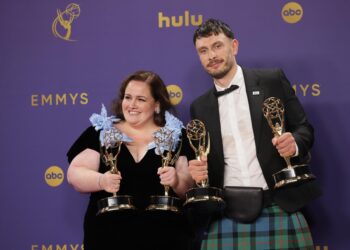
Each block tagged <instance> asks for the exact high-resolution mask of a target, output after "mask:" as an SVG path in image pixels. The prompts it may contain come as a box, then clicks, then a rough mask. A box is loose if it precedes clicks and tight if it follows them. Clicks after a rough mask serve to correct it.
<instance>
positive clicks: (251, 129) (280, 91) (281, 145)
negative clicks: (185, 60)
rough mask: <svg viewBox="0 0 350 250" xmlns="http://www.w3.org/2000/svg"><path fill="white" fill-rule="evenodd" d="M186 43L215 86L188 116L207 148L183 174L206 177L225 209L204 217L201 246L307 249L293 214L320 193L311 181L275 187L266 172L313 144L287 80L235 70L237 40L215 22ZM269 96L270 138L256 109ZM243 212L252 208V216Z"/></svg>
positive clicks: (306, 235) (301, 158)
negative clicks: (280, 113) (277, 124)
mask: <svg viewBox="0 0 350 250" xmlns="http://www.w3.org/2000/svg"><path fill="white" fill-rule="evenodd" d="M193 42H194V44H195V47H196V50H197V53H198V55H199V59H200V61H201V64H202V66H203V67H204V69H205V70H206V71H207V72H208V74H209V75H210V76H212V78H213V81H214V87H213V88H212V89H210V90H209V91H207V92H206V93H205V94H203V95H202V96H200V97H198V98H197V99H196V100H195V101H194V102H193V103H192V104H191V117H192V118H193V119H199V120H201V121H203V122H204V124H205V125H206V128H207V130H208V132H209V134H210V140H211V146H210V148H211V151H210V153H209V155H208V157H207V158H206V157H203V158H202V160H201V161H199V160H192V161H190V166H189V170H190V172H191V175H192V178H193V179H194V180H195V181H196V182H197V183H200V182H201V181H202V180H204V179H207V178H208V179H209V182H210V186H213V187H219V188H223V189H225V196H226V203H227V205H228V206H227V209H226V210H225V212H224V213H223V214H222V215H219V216H217V217H215V218H214V217H213V218H211V221H210V223H209V225H208V227H207V228H205V233H204V234H203V235H202V238H203V240H202V243H201V249H313V242H312V238H311V234H310V231H309V228H308V225H307V223H306V221H305V218H304V216H303V215H302V214H301V213H300V212H299V211H298V210H299V209H300V208H302V207H303V206H304V205H305V204H306V203H307V202H309V201H310V200H312V199H314V198H316V197H318V196H319V195H320V194H321V192H320V189H319V187H318V186H317V184H316V182H315V181H313V180H310V181H305V182H302V183H297V184H296V185H287V186H285V187H283V188H278V189H275V188H274V186H275V182H274V179H273V174H275V173H276V172H278V171H280V170H282V169H284V168H285V167H286V163H285V160H284V158H285V157H287V158H289V157H291V160H292V162H294V163H302V162H305V160H307V159H308V157H309V150H310V148H311V146H312V144H313V140H314V137H313V128H312V126H311V125H310V124H309V122H308V120H307V118H306V115H305V112H304V110H303V107H302V106H301V104H300V102H299V100H298V99H297V97H296V96H295V93H294V91H293V89H292V87H291V86H290V83H289V81H288V79H287V78H286V76H285V75H284V73H283V71H282V70H279V69H275V70H256V69H245V68H241V67H240V66H239V65H238V64H237V62H236V55H237V53H238V45H239V43H238V40H237V39H235V38H234V34H233V32H232V31H231V29H230V27H229V26H228V25H227V24H225V23H224V22H222V21H220V20H215V19H209V20H207V21H206V22H204V23H203V24H202V25H201V26H199V27H198V29H197V30H196V31H195V33H194V37H193ZM231 86H233V87H231ZM224 90H226V91H224ZM222 91H224V92H222ZM269 97H276V98H278V99H280V100H281V101H282V103H283V104H284V109H285V124H284V125H285V131H286V132H285V133H283V134H282V135H281V136H275V137H274V138H272V137H273V134H272V130H271V128H270V126H269V124H268V122H267V120H266V119H265V118H264V116H263V112H262V104H263V102H264V100H266V98H269ZM228 187H233V188H228ZM242 187H243V188H242ZM246 191H247V192H246ZM251 191H252V192H251ZM231 194H233V195H231ZM256 195H257V196H256ZM261 196H262V197H263V198H262V202H259V201H260V197H261ZM235 197H236V198H235ZM237 197H238V198H237ZM255 197H259V198H255ZM232 199H236V200H234V201H233V200H232ZM247 200H248V202H247V203H246V201H247ZM242 201H243V202H242ZM245 204H248V205H245ZM244 206H245V207H244ZM237 209H238V211H239V212H241V213H242V214H243V217H240V216H237V214H235V212H237V211H236V210H237ZM250 210H257V211H253V213H255V215H254V216H252V215H251V214H249V213H250V212H249V211H250Z"/></svg>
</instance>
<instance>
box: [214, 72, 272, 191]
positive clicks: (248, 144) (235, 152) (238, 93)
mask: <svg viewBox="0 0 350 250" xmlns="http://www.w3.org/2000/svg"><path fill="white" fill-rule="evenodd" d="M232 84H235V85H238V86H239V88H238V89H236V90H234V91H233V92H230V93H228V94H226V95H223V96H220V97H219V98H218V102H219V114H220V125H221V136H222V142H223V150H224V161H225V175H224V186H249V187H261V188H263V189H267V188H268V186H267V183H266V180H265V178H264V176H263V173H262V170H261V167H260V164H259V162H258V158H257V156H256V147H255V140H254V133H253V127H252V121H251V117H250V110H249V104H248V98H247V92H246V87H245V82H244V77H243V72H242V68H241V67H240V66H237V72H236V74H235V76H234V77H233V79H232V80H231V82H230V84H229V85H228V86H227V87H230V86H231V85H232ZM215 87H216V89H217V90H218V91H222V90H224V88H222V87H220V86H218V85H217V84H215Z"/></svg>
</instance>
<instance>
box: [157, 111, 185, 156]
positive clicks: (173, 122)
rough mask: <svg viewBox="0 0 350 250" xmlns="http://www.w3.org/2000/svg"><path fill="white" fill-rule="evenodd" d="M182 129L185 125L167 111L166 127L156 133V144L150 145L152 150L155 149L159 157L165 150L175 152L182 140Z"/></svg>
mask: <svg viewBox="0 0 350 250" xmlns="http://www.w3.org/2000/svg"><path fill="white" fill-rule="evenodd" d="M182 128H184V126H183V123H182V122H181V121H180V120H179V119H177V118H176V117H175V116H173V115H172V114H171V113H169V112H168V111H166V112H165V126H164V127H163V128H161V129H160V130H158V131H156V132H155V133H154V141H155V142H154V143H152V144H151V145H150V148H153V147H155V153H156V154H157V155H160V154H162V153H163V152H164V150H167V151H175V150H176V148H177V146H178V143H179V141H180V140H181V139H180V138H181V129H182ZM156 142H157V143H156ZM170 147H171V148H170Z"/></svg>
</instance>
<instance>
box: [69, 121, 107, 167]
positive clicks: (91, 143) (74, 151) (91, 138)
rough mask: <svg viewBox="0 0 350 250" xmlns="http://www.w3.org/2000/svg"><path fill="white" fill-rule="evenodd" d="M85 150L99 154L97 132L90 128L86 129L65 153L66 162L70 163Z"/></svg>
mask: <svg viewBox="0 0 350 250" xmlns="http://www.w3.org/2000/svg"><path fill="white" fill-rule="evenodd" d="M87 148H90V149H93V150H95V151H97V152H100V141H99V131H96V130H95V129H94V127H92V126H90V127H89V128H87V129H86V130H85V131H84V132H83V133H82V134H81V135H80V136H79V138H78V139H77V140H76V141H75V142H74V143H73V145H72V146H71V147H70V149H69V150H68V152H67V157H68V162H69V163H70V162H71V161H72V160H73V159H74V157H75V156H77V155H78V154H79V153H80V152H82V151H84V150H85V149H87Z"/></svg>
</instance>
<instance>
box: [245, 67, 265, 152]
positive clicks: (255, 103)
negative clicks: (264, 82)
mask: <svg viewBox="0 0 350 250" xmlns="http://www.w3.org/2000/svg"><path fill="white" fill-rule="evenodd" d="M243 75H244V82H245V85H246V91H247V97H248V103H249V109H250V116H251V119H252V126H253V132H254V138H255V146H256V151H257V152H258V151H259V145H260V140H261V131H262V130H261V126H262V118H263V113H262V104H263V101H264V98H265V96H264V90H263V88H262V87H261V86H260V85H259V82H258V79H257V78H256V77H255V75H254V74H252V73H251V72H250V71H249V70H246V69H243Z"/></svg>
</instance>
